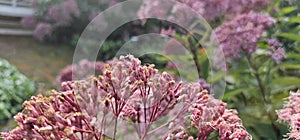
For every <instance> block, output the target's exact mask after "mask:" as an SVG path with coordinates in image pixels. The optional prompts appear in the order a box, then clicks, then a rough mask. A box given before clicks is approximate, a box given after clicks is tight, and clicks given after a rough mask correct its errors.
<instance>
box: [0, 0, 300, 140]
mask: <svg viewBox="0 0 300 140" xmlns="http://www.w3.org/2000/svg"><path fill="white" fill-rule="evenodd" d="M177 1H178V2H179V4H178V3H177V4H170V3H168V2H163V1H162V0H144V1H140V2H141V7H140V8H139V10H138V11H137V12H136V13H134V14H135V15H136V16H137V17H138V18H139V19H140V20H134V21H131V22H128V23H124V24H123V25H122V26H121V27H119V28H117V29H116V30H114V31H113V32H112V33H111V34H109V36H108V37H107V38H105V41H104V42H103V44H102V46H101V49H100V50H99V52H98V54H97V58H96V61H95V60H88V59H83V60H78V61H76V62H75V63H74V62H73V60H74V53H76V49H78V44H77V43H78V41H79V39H80V38H81V34H82V32H84V31H86V30H92V31H93V30H96V32H97V33H102V32H104V31H102V30H101V29H103V28H109V27H110V26H109V25H110V23H109V22H108V21H111V18H112V17H115V18H118V16H120V15H118V14H119V13H118V11H117V10H116V11H115V15H111V16H108V17H104V18H103V19H100V20H94V21H93V19H95V17H97V15H98V14H99V13H101V12H104V11H105V10H107V9H108V8H113V7H114V6H115V7H117V6H118V5H120V7H121V8H122V3H121V2H124V1H123V0H86V1H82V0H51V1H44V0H18V1H16V3H15V5H14V3H13V1H11V0H0V8H1V9H4V8H2V7H1V6H3V7H9V8H10V10H11V11H6V12H2V11H3V10H0V77H1V78H0V131H1V132H2V133H1V135H2V137H3V138H4V139H20V138H22V137H24V138H27V139H31V138H38V139H42V138H45V139H54V138H53V137H50V136H51V134H55V135H57V136H59V138H70V139H101V138H103V139H109V138H106V137H111V138H112V139H124V138H123V136H122V131H119V132H120V134H107V135H106V134H105V133H102V129H104V128H103V126H97V125H95V126H93V125H94V124H95V122H99V123H101V121H100V120H93V119H89V118H88V117H90V116H93V115H91V114H89V113H87V114H85V115H87V116H85V117H87V118H86V120H87V121H88V122H89V123H88V124H90V125H91V126H93V127H95V128H93V132H90V131H92V130H90V128H89V127H88V126H89V125H87V126H84V125H82V124H80V125H78V122H77V121H78V120H76V121H74V122H73V120H72V119H70V118H68V117H69V116H72V115H74V114H76V112H77V113H78V110H77V111H76V109H75V111H74V110H73V111H70V110H69V111H67V113H66V112H64V111H62V110H60V109H58V110H56V111H55V112H56V113H58V114H60V115H61V116H60V117H62V118H63V119H66V120H68V119H70V120H68V121H70V123H66V124H64V123H63V121H62V122H60V121H59V119H58V118H55V119H54V120H52V119H51V118H52V117H54V116H55V115H54V116H53V114H52V115H49V112H48V114H47V112H46V111H45V112H43V111H41V112H43V113H45V114H44V115H43V113H40V114H39V115H38V116H30V113H28V112H30V111H32V110H34V109H36V110H38V109H37V107H36V108H34V109H32V108H30V107H31V106H34V104H38V103H40V102H45V104H47V105H50V106H51V101H49V102H48V100H51V99H52V97H53V98H55V97H63V98H65V99H69V98H71V99H72V100H75V99H77V98H75V97H73V96H72V95H70V94H69V93H68V92H67V91H78V95H80V96H81V97H82V98H83V97H85V96H90V94H91V93H90V91H89V90H86V91H85V89H84V90H83V89H81V88H82V86H78V85H76V84H75V85H76V86H74V83H76V82H78V81H79V83H80V84H82V85H84V86H87V87H89V88H90V89H93V88H94V87H93V84H95V83H97V84H99V89H97V90H96V91H97V92H96V93H97V94H99V93H101V94H102V93H104V91H105V92H107V93H109V91H110V89H109V88H108V89H105V88H104V87H105V86H106V85H105V83H106V82H107V83H109V79H110V78H111V77H113V78H115V79H118V78H119V77H117V75H122V74H123V76H124V77H126V76H127V77H128V78H127V79H126V78H125V80H124V81H123V82H124V83H126V84H128V85H130V86H131V85H132V86H137V87H139V88H141V87H143V85H142V84H140V83H139V84H138V82H140V81H139V80H141V81H143V82H145V83H147V84H149V85H148V86H149V92H150V91H151V92H154V91H157V92H158V93H160V92H159V91H160V90H157V89H160V88H161V91H164V90H166V88H168V90H172V94H171V93H169V92H167V91H166V93H161V94H163V95H162V98H167V97H165V94H166V95H168V98H167V99H165V100H167V101H168V103H169V104H171V101H173V100H175V101H174V105H175V104H176V103H177V102H180V101H181V100H182V98H184V102H190V103H189V109H188V111H187V110H186V111H185V113H186V114H187V115H186V116H185V119H186V118H187V120H188V121H187V122H189V123H187V124H180V126H173V127H174V130H173V129H170V128H168V127H166V128H165V129H168V131H170V132H166V133H165V134H156V133H155V134H156V135H159V136H161V138H163V139H196V138H198V139H199V140H200V139H224V140H225V139H234V138H236V139H254V140H260V139H262V140H263V139H271V140H275V139H284V138H290V139H300V109H299V108H300V92H299V91H298V89H299V87H300V78H299V77H300V55H299V54H300V48H299V47H300V46H299V45H300V24H299V23H300V16H299V11H300V8H299V6H300V1H297V0H177ZM180 3H181V4H183V5H184V6H183V5H181V4H180ZM185 6H187V7H189V8H191V9H192V10H193V11H195V12H196V13H198V14H200V15H201V16H202V17H203V19H204V20H205V22H206V23H205V24H203V23H201V21H198V20H195V21H194V20H193V19H191V17H193V16H192V15H191V14H189V13H188V12H186V11H185V10H184V8H185ZM124 7H125V6H124ZM124 7H123V8H124ZM18 8H21V9H22V8H23V9H27V10H28V9H29V11H31V12H29V13H28V14H27V13H25V12H24V13H23V15H22V14H19V13H18V10H14V9H18ZM123 10H124V11H126V10H127V9H126V8H124V9H123ZM120 11H122V10H120ZM1 12H2V13H1ZM7 13H11V14H7ZM174 13H180V14H175V15H176V16H175V17H173V16H170V15H173V14H174ZM149 16H153V17H158V18H151V19H145V17H149ZM159 18H163V19H169V20H160V19H159ZM120 19H121V18H120ZM174 19H175V21H178V22H180V23H186V24H188V25H187V26H193V27H198V28H195V29H201V30H192V31H187V29H185V28H184V27H183V26H181V25H178V24H175V22H172V21H173V20H174ZM115 20H118V19H115ZM190 21H192V23H189V22H190ZM91 22H94V23H95V24H96V25H97V26H95V27H96V28H92V29H87V28H86V27H87V26H88V25H89V23H91ZM203 25H209V26H210V27H205V26H204V28H210V29H211V31H212V32H209V31H208V32H209V33H208V32H203V29H202V26H203ZM98 27H99V28H98ZM204 31H206V30H204ZM147 33H157V34H161V36H162V37H164V38H166V40H164V41H153V40H147V39H146V41H144V42H147V43H143V44H140V43H139V41H140V40H143V39H144V38H143V37H141V35H143V34H147ZM210 33H212V34H213V35H211V36H208V34H209V35H210ZM97 37H98V36H97V34H95V35H93V37H91V38H90V40H87V39H86V40H83V41H82V42H81V43H83V44H79V45H81V46H80V52H81V53H83V54H84V55H89V54H90V53H92V52H91V50H90V49H89V46H92V44H95V39H96V41H97ZM199 38H200V39H199ZM207 38H209V39H211V40H213V41H216V42H217V45H215V44H214V45H213V44H208V43H207V42H205V39H207ZM93 39H94V40H93ZM127 42H131V43H129V44H126V43H127ZM161 42H163V43H161ZM124 44H126V45H124ZM210 45H212V46H216V47H217V48H215V49H216V50H214V52H213V53H211V52H210V51H211V50H210V49H209V48H211V47H210ZM124 46H128V47H129V48H130V47H133V50H137V52H138V50H139V49H140V50H142V51H147V49H149V51H152V50H153V48H161V49H162V52H163V53H164V54H163V55H161V54H147V55H142V56H138V55H136V56H135V57H138V58H139V60H141V64H140V63H139V60H137V59H135V58H132V56H127V57H125V58H126V60H124V59H125V58H123V57H121V58H120V59H119V56H118V51H119V50H122V47H123V48H124ZM178 48H180V49H178ZM129 52H130V50H129ZM133 55H134V53H133ZM209 55H215V56H214V57H213V58H216V60H214V61H211V60H210V56H209ZM219 56H220V57H219ZM221 56H223V57H224V58H225V59H224V60H223V59H222V60H219V59H218V58H222V57H221ZM118 59H119V60H118ZM127 59H128V60H127ZM171 60H176V61H175V62H174V61H171ZM189 62H193V63H192V65H193V66H191V65H190V64H191V63H189ZM106 64H108V65H106ZM151 64H154V65H155V67H154V68H156V69H158V71H156V69H154V68H153V65H151ZM140 65H141V66H140ZM142 65H145V66H144V67H143V66H142ZM212 65H214V66H215V67H213V68H212ZM117 67H120V68H122V69H124V71H125V73H127V74H124V73H122V72H118V71H117ZM180 67H184V68H189V67H193V68H195V69H196V71H195V73H196V74H195V73H190V71H186V72H184V71H180ZM127 68H128V69H127ZM129 68H132V69H134V70H135V69H141V71H142V72H141V73H142V74H141V75H143V74H145V75H147V74H149V75H147V76H146V78H145V79H142V78H141V79H139V78H140V77H143V76H140V77H139V76H137V75H135V73H139V72H137V71H135V72H133V70H132V69H129ZM215 68H216V69H221V71H222V70H223V71H222V72H221V73H214V72H212V70H211V69H215ZM143 72H144V73H143ZM164 72H167V73H169V74H168V76H170V77H172V78H170V77H168V76H165V73H164ZM91 73H92V74H94V75H96V77H97V78H98V79H97V80H95V81H97V82H95V81H94V80H93V78H91V76H92V75H91ZM109 73H112V75H109ZM120 73H121V74H120ZM98 75H101V76H99V77H98ZM195 75H196V76H195ZM114 76H115V77H114ZM131 76H133V77H134V78H132V77H131ZM151 76H153V77H151ZM157 76H158V77H160V78H161V79H159V80H160V81H159V82H158V81H156V82H157V83H158V84H157V85H153V83H152V82H153V81H155V80H157V79H155V78H157ZM96 77H94V78H96ZM101 77H105V78H101ZM107 78H108V79H107ZM113 78H112V81H113V80H114V79H113ZM147 78H149V79H147ZM119 79H120V80H121V79H122V78H119ZM183 79H184V80H183ZM195 79H196V80H195ZM80 80H82V81H80ZM90 80H91V81H90ZM181 80H183V83H180V81H181ZM67 81H68V82H67ZM171 81H172V82H171ZM173 81H175V83H173ZM219 81H223V82H224V83H225V84H226V86H225V87H224V88H225V89H224V93H221V96H214V95H219V94H220V93H214V92H217V90H214V88H213V85H217V84H218V82H219ZM94 82H95V83H94ZM123 82H122V81H119V83H120V84H119V86H120V87H119V88H120V89H119V90H120V94H121V92H122V97H121V98H125V96H124V95H123V91H124V90H125V91H126V90H128V89H127V88H123V89H122V86H121V85H122V83H123ZM164 82H165V83H168V86H165V87H164V84H165V83H164ZM112 83H114V82H112ZM116 83H118V82H116ZM116 83H114V84H115V86H117V87H118V84H116ZM80 84H79V85H80ZM97 84H95V85H97ZM101 84H103V85H105V86H104V87H101V86H100V85H101ZM114 84H111V85H110V86H112V87H114V86H113V85H114ZM181 84H182V86H181ZM66 85H68V86H69V87H68V86H66ZM108 87H109V86H108ZM145 87H147V86H145ZM130 88H132V87H130ZM53 89H55V90H56V91H57V92H56V91H53ZM79 89H80V92H79ZM150 89H151V90H150ZM81 90H82V91H81ZM132 91H133V90H132V89H131V92H132ZM134 91H135V90H134ZM145 91H147V90H146V89H145ZM65 92H66V93H65ZM111 92H115V90H113V91H111ZM140 92H141V93H140V94H141V95H142V93H143V90H141V91H140ZM177 92H178V94H177ZM198 92H199V93H198ZM206 92H207V93H206ZM134 93H135V92H134ZM167 93H168V94H167ZM192 93H195V95H193V94H192ZM200 93H201V94H200ZM169 94H170V95H169ZM183 95H184V96H183ZM192 95H193V96H192ZM31 96H34V97H31ZM41 96H43V97H41ZM115 96H117V95H113V94H112V95H110V96H108V95H105V98H104V97H102V96H101V97H97V99H98V98H101V99H99V102H100V101H101V102H102V101H103V103H104V106H105V107H108V106H109V105H108V106H106V104H105V103H106V102H116V105H117V103H120V102H119V100H122V99H119V97H118V96H117V97H115ZM123 96H124V97H123ZM147 96H148V95H147ZM169 96H170V98H169ZM186 96H188V97H186ZM206 96H207V97H206ZM66 97H69V98H66ZM142 97H143V96H142ZM204 97H205V98H208V99H209V100H208V101H206V100H204ZM73 98H74V99H73ZM107 98H109V99H107ZM102 99H103V100H102ZM126 99H127V98H126ZM126 99H124V100H126ZM142 99H143V98H142ZM147 99H148V98H147ZM149 99H150V98H149ZM194 99H197V101H195V100H194ZM26 100H27V101H26ZM88 100H89V102H88V103H91V102H92V101H91V99H88ZM128 100H129V99H128ZM96 101H97V100H96ZM163 101H164V100H159V102H161V103H159V105H162V104H164V103H163ZM169 101H170V102H169ZM66 102H69V101H67V100H61V101H60V105H61V106H64V107H65V108H68V107H69V106H67V105H66V104H67V103H66ZM145 102H146V101H145ZM23 103H24V104H23ZM93 103H95V105H92V106H93V107H94V106H101V105H102V104H100V105H98V104H96V102H93ZM172 103H173V102H172ZM22 104H23V106H22ZM75 104H76V102H75ZM79 104H80V105H82V104H81V103H79ZM120 104H121V105H122V103H120ZM128 104H130V105H127V104H125V105H124V108H123V109H124V110H125V112H124V110H122V108H121V109H120V112H118V111H117V110H118V109H115V110H113V112H114V114H113V116H114V117H116V118H119V117H120V118H122V117H124V118H125V120H127V119H128V120H130V122H134V123H139V121H138V120H136V118H135V117H137V116H138V115H137V114H136V112H139V111H138V109H136V108H134V107H132V106H134V105H131V103H130V102H129V101H128ZM141 104H144V102H143V101H141ZM102 106H103V105H102ZM39 107H41V106H39ZM81 107H82V106H81ZM110 107H112V108H114V107H116V106H113V105H111V106H110ZM130 107H132V108H130ZM172 107H174V106H173V104H172ZM172 107H170V106H167V107H166V110H168V111H167V112H162V113H161V114H164V113H172V111H171V110H172ZM65 108H64V109H65ZM108 108H109V107H108ZM96 109H100V110H101V109H102V110H101V111H103V108H101V107H99V108H96ZM232 109H233V110H232ZM22 110H23V111H22ZM54 110H55V109H54ZM104 110H105V109H104ZM128 110H129V111H128ZM132 110H134V111H133V112H131V111H132ZM18 112H20V113H19V114H18ZM83 112H84V111H83ZM86 112H88V110H87V111H86ZM99 112H100V111H99ZM128 112H129V113H128ZM142 112H143V111H142ZM145 112H146V111H144V112H143V113H145ZM150 112H151V111H150ZM216 112H218V113H216ZM237 112H238V114H237ZM126 113H127V114H126ZM17 114H18V115H17ZM46 114H47V115H46ZM50 114H51V113H50ZM83 114H84V113H83ZM104 114H105V113H104ZM120 114H122V115H123V116H122V115H120ZM132 114H135V116H132ZM145 114H146V113H145ZM150 114H151V113H150ZM15 115H17V116H16V117H15V118H14V116H15ZM119 115H120V116H119ZM40 116H44V117H45V118H47V119H49V120H51V121H53V122H51V123H50V124H51V125H49V124H48V123H49V122H47V121H45V123H46V124H47V125H49V126H50V127H48V126H46V125H44V124H39V123H37V122H36V121H34V120H31V119H41V118H39V117H40ZM75 116H76V115H75ZM83 116H84V115H83ZM95 116H96V118H97V115H95ZM104 116H105V115H104ZM154 116H155V115H154ZM158 116H160V117H163V116H164V115H158ZM228 116H230V117H228ZM143 117H144V118H145V121H146V118H147V117H146V115H145V116H143ZM75 118H76V117H75ZM151 118H152V117H151ZM158 118H159V117H158ZM158 118H157V119H154V120H155V121H158V122H160V121H162V120H163V118H162V119H158ZM233 118H234V119H233ZM14 119H15V120H14ZM76 119H77V118H76ZM81 119H82V118H81ZM55 120H56V121H55ZM83 120H84V119H82V120H80V121H83ZM116 120H117V119H116ZM154 120H152V119H150V121H149V122H148V123H149V124H147V123H146V124H147V125H146V126H141V125H138V128H139V129H138V130H136V132H137V136H136V137H134V138H139V139H147V138H148V136H147V135H151V134H152V133H151V134H148V133H147V132H144V131H150V130H148V127H149V128H150V125H154V126H155V127H157V126H156V125H158V124H156V123H155V121H154ZM233 120H235V121H233ZM152 121H153V122H152ZM174 121H175V120H174ZM190 122H191V123H190ZM61 125H62V126H61ZM113 125H117V123H114V124H113ZM148 125H149V126H148ZM169 125H171V124H169ZM25 126H28V128H27V127H25ZM55 126H59V127H55ZM74 127H76V128H80V129H73V128H74ZM98 127H100V128H99V131H96V128H98ZM143 127H146V128H147V129H145V130H141V128H143ZM67 128H68V129H67ZM69 128H70V129H69ZM71 128H72V129H71ZM128 128H129V127H128ZM175 128H176V129H175ZM31 129H32V130H31ZM111 129H113V128H111ZM34 130H36V131H34ZM100 130H101V131H100ZM103 131H104V130H103ZM115 131H116V128H115ZM134 131H135V130H130V132H132V133H133V132H134ZM150 132H152V131H150ZM70 133H72V135H71V134H70ZM85 133H87V134H85ZM116 133H117V132H116ZM73 134H74V135H73ZM47 135H48V136H49V137H47ZM102 135H105V136H102ZM124 137H125V134H124ZM150 138H151V137H150V136H149V138H148V139H150ZM0 139H1V138H0Z"/></svg>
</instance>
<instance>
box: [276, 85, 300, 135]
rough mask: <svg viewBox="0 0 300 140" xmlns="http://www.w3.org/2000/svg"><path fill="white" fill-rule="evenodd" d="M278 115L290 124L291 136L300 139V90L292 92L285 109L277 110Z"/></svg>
mask: <svg viewBox="0 0 300 140" xmlns="http://www.w3.org/2000/svg"><path fill="white" fill-rule="evenodd" d="M277 115H278V118H279V119H280V120H283V121H285V122H287V123H288V124H289V125H290V129H291V130H290V133H289V137H290V138H292V139H300V91H297V92H290V96H289V97H288V101H287V102H286V103H285V104H284V106H283V109H280V110H277Z"/></svg>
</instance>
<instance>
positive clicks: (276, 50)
mask: <svg viewBox="0 0 300 140" xmlns="http://www.w3.org/2000/svg"><path fill="white" fill-rule="evenodd" d="M267 43H268V44H269V45H270V49H269V51H268V52H267V54H268V55H269V56H271V58H272V59H273V60H274V61H275V62H276V63H277V64H279V63H280V61H281V60H282V59H284V58H286V55H285V51H284V49H283V48H282V47H280V46H282V44H281V43H280V42H278V41H277V40H276V39H268V40H267Z"/></svg>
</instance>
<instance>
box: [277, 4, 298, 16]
mask: <svg viewBox="0 0 300 140" xmlns="http://www.w3.org/2000/svg"><path fill="white" fill-rule="evenodd" d="M296 9H297V7H296V6H290V7H284V8H282V9H280V11H279V13H280V14H281V15H286V14H289V13H291V12H293V11H295V10H296Z"/></svg>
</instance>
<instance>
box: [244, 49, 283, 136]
mask: <svg viewBox="0 0 300 140" xmlns="http://www.w3.org/2000/svg"><path fill="white" fill-rule="evenodd" d="M247 61H248V63H249V66H250V68H251V69H253V70H254V75H255V78H256V80H257V82H258V86H259V89H260V93H261V95H262V97H263V101H264V106H266V105H267V104H269V103H271V102H270V101H269V100H267V99H266V91H265V87H264V85H263V83H262V80H261V78H260V75H259V74H258V68H257V67H256V66H255V65H254V64H253V63H252V61H251V55H247ZM265 111H266V112H267V115H268V118H269V119H270V121H271V123H272V127H273V130H274V131H275V133H276V137H277V139H278V140H279V139H280V130H279V128H278V127H277V126H276V124H275V120H274V119H273V117H272V114H270V112H269V111H267V110H265Z"/></svg>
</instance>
